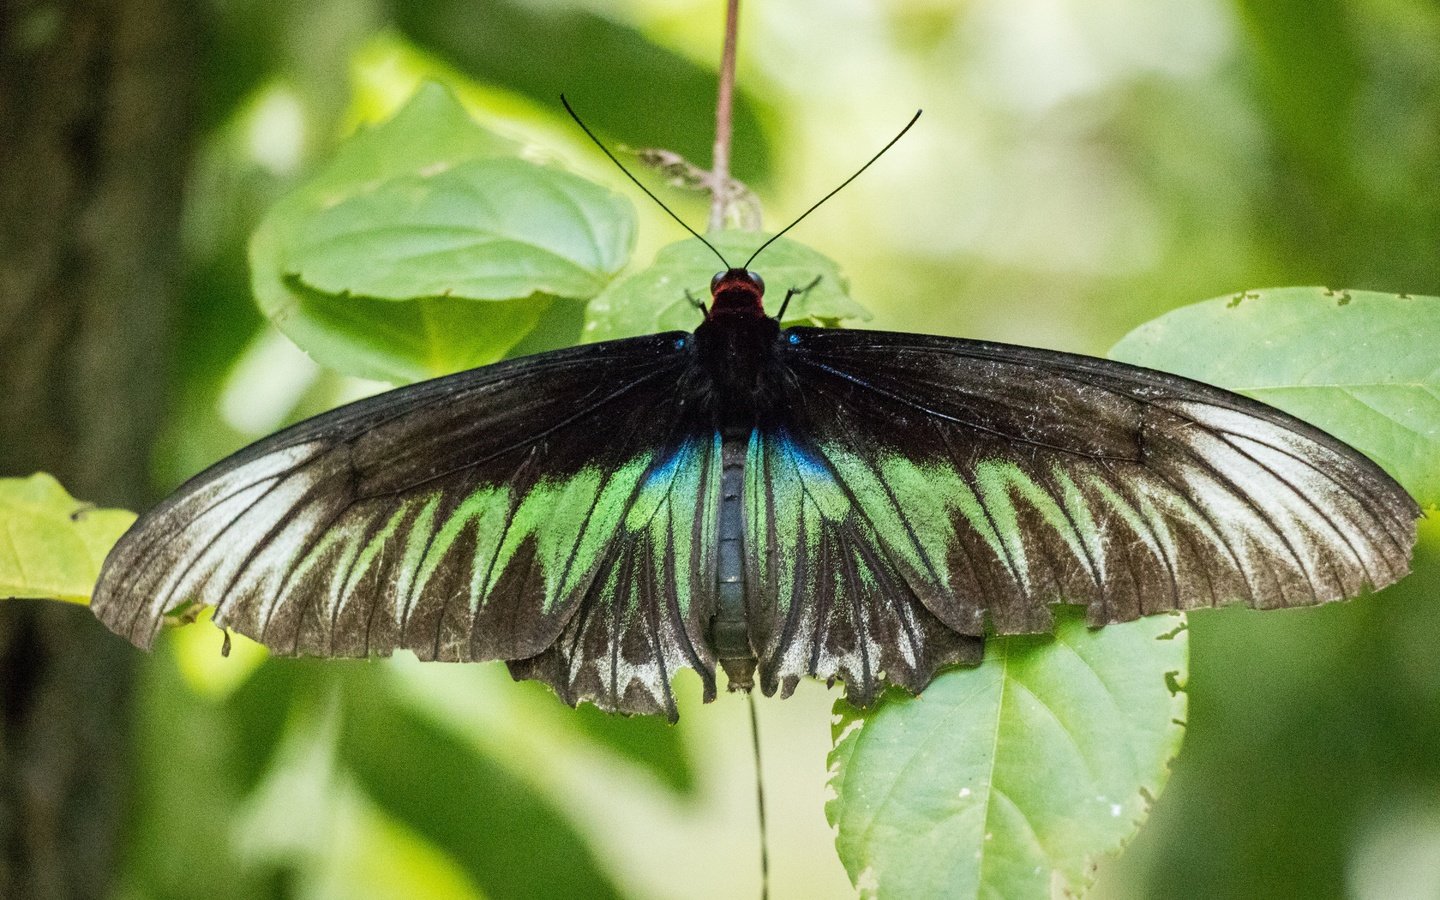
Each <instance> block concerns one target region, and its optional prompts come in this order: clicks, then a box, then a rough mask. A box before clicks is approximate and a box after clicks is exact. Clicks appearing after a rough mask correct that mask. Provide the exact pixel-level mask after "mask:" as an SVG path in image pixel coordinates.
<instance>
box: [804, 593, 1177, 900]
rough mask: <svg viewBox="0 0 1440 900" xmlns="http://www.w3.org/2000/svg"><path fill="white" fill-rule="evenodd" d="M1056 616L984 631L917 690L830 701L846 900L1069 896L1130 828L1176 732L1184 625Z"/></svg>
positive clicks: (1151, 793) (834, 804)
mask: <svg viewBox="0 0 1440 900" xmlns="http://www.w3.org/2000/svg"><path fill="white" fill-rule="evenodd" d="M1057 612H1060V613H1061V614H1060V615H1057V626H1056V629H1055V634H1054V635H1053V636H1052V635H1025V636H1021V637H1002V638H991V639H990V640H989V641H988V642H987V643H986V647H985V654H986V655H985V661H984V663H982V664H981V665H980V667H979V668H976V669H956V670H952V671H950V672H947V673H945V674H943V675H941V676H940V677H939V678H937V679H935V681H933V682H932V683H931V684H930V686H929V687H927V688H926V689H925V692H924V693H923V694H921V695H920V696H918V697H910V696H896V695H892V696H891V697H890V698H888V699H887V700H886V702H884V703H883V704H881V705H880V706H879V707H878V708H876V709H874V710H872V711H870V712H868V713H862V712H860V711H858V710H856V709H854V708H853V707H850V706H849V705H848V704H845V703H844V702H843V701H841V702H840V703H837V704H836V712H837V714H838V715H839V717H840V719H839V722H838V723H837V724H836V726H835V740H836V743H835V748H834V750H833V751H832V752H831V754H830V766H831V771H832V779H831V786H832V788H833V789H834V790H835V797H834V799H832V800H831V801H830V803H829V804H827V806H826V810H825V811H826V815H827V816H828V818H829V820H830V824H831V825H832V826H834V827H835V828H836V829H837V831H838V834H837V838H836V845H837V847H838V849H839V851H840V858H841V860H842V861H843V862H844V864H845V868H846V870H847V871H848V872H849V873H850V877H851V880H852V881H854V882H855V884H856V886H857V887H859V888H860V890H861V893H862V894H864V895H866V896H876V897H956V898H963V897H979V896H992V897H1050V896H1054V895H1056V894H1057V893H1062V892H1069V893H1078V892H1080V891H1081V890H1083V889H1084V887H1085V886H1086V885H1087V884H1088V883H1089V881H1090V879H1091V877H1092V873H1093V866H1094V861H1095V859H1096V857H1098V856H1100V855H1101V854H1105V853H1113V852H1114V851H1115V850H1117V849H1118V848H1119V847H1120V846H1121V845H1123V844H1124V843H1125V842H1126V841H1127V840H1128V839H1129V838H1130V837H1131V836H1132V835H1133V834H1134V833H1135V831H1136V830H1138V828H1139V824H1140V822H1141V820H1143V819H1144V818H1145V816H1146V814H1147V813H1148V811H1149V807H1150V804H1151V802H1153V798H1154V797H1155V796H1156V795H1158V794H1159V792H1160V788H1161V786H1162V785H1163V784H1164V783H1165V780H1166V777H1167V776H1168V764H1169V761H1170V760H1171V759H1172V758H1173V757H1174V756H1175V754H1176V753H1177V752H1178V751H1179V748H1180V739H1181V737H1182V734H1183V732H1184V727H1183V725H1182V724H1181V720H1182V719H1183V717H1184V715H1185V694H1184V692H1183V690H1182V689H1181V688H1180V686H1179V681H1180V679H1183V674H1182V673H1183V672H1184V670H1185V663H1186V632H1185V630H1184V627H1183V623H1184V619H1183V617H1181V616H1179V615H1174V616H1156V617H1152V618H1148V619H1142V620H1140V621H1138V622H1133V623H1129V624H1127V625H1123V626H1110V627H1108V628H1103V629H1095V630H1092V629H1088V628H1086V627H1085V625H1084V622H1083V617H1082V614H1081V612H1080V611H1078V610H1076V609H1073V608H1066V609H1063V610H1057ZM896 694H897V695H898V692H896Z"/></svg>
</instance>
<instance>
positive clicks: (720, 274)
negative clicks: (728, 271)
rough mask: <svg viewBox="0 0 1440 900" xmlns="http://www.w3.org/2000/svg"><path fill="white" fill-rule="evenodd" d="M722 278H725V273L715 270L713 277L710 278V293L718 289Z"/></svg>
mask: <svg viewBox="0 0 1440 900" xmlns="http://www.w3.org/2000/svg"><path fill="white" fill-rule="evenodd" d="M724 278H725V273H724V272H716V273H715V277H714V278H712V279H710V293H712V294H713V293H715V292H716V291H718V290H719V289H720V282H721V281H722V280H723V279H724Z"/></svg>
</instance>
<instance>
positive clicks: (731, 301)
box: [706, 269, 765, 319]
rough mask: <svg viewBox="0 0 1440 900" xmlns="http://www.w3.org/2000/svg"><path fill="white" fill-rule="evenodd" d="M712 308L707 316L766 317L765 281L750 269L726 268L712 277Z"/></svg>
mask: <svg viewBox="0 0 1440 900" xmlns="http://www.w3.org/2000/svg"><path fill="white" fill-rule="evenodd" d="M710 297H711V303H710V310H709V312H708V313H707V315H706V318H714V317H716V316H746V317H751V318H757V319H763V318H765V281H764V279H762V278H761V277H760V276H759V275H756V274H755V273H754V272H752V271H750V270H749V269H726V270H725V271H724V272H716V273H715V277H714V278H712V279H710Z"/></svg>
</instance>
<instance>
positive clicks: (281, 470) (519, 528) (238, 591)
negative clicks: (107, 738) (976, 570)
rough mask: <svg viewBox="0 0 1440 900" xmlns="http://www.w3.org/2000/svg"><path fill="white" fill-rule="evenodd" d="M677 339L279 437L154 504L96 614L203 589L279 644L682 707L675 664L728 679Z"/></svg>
mask: <svg viewBox="0 0 1440 900" xmlns="http://www.w3.org/2000/svg"><path fill="white" fill-rule="evenodd" d="M681 338H682V336H680V335H657V336H654V337H649V338H637V339H634V340H628V341H613V342H609V343H605V344H595V345H591V346H588V347H581V348H576V349H574V350H569V351H561V352H558V353H552V354H545V355H543V356H540V357H535V358H532V359H528V360H517V361H515V362H512V363H503V364H500V365H498V366H491V367H487V368H484V369H477V370H473V371H471V372H464V373H460V374H458V375H454V376H450V377H448V378H442V379H436V380H434V381H430V382H424V383H421V384H417V385H413V386H410V387H406V388H401V389H399V390H396V391H392V392H390V393H388V394H383V395H380V396H378V397H373V398H370V399H368V400H363V401H360V402H359V403H356V404H351V405H350V406H346V407H342V408H340V409H337V410H334V411H332V412H329V413H326V414H324V415H322V416H319V417H317V418H315V419H312V420H310V421H308V422H304V423H301V424H300V425H297V426H295V427H293V428H291V429H288V430H286V431H284V432H281V433H279V434H277V435H274V436H272V437H270V438H267V439H266V440H264V441H261V442H260V443H258V444H255V445H253V446H251V447H249V448H246V449H245V450H243V451H241V452H240V453H238V454H236V455H235V456H233V457H231V458H229V459H227V460H224V461H222V462H220V463H218V464H217V465H215V466H214V467H212V468H211V469H209V470H207V471H205V472H203V473H201V474H200V475H199V476H197V477H196V478H194V479H192V480H191V481H190V482H188V483H187V484H186V485H184V486H183V487H182V488H181V489H180V490H179V491H177V492H176V494H175V495H173V496H172V497H171V498H170V499H168V500H167V501H165V502H164V503H162V504H161V505H160V506H159V507H157V508H156V509H154V510H152V511H151V512H149V513H147V514H146V515H145V516H143V517H141V519H140V520H139V521H138V522H137V523H136V524H135V526H134V527H133V528H132V529H131V530H130V532H128V533H127V534H126V536H125V537H124V538H122V540H121V541H120V543H119V544H118V545H117V546H116V548H115V550H114V552H112V554H111V555H110V557H109V559H107V561H106V564H105V567H104V571H103V572H102V574H101V578H100V583H99V586H98V588H97V591H96V595H95V600H94V604H93V606H94V608H95V611H96V613H97V615H99V616H100V618H101V619H102V620H103V621H105V622H106V623H107V624H108V625H109V626H110V627H111V628H113V629H115V630H116V631H118V632H120V633H121V634H123V635H125V636H127V637H129V638H130V639H131V640H132V641H134V642H135V643H137V644H140V645H141V646H149V645H150V644H151V642H152V641H153V640H154V637H155V635H156V633H157V632H158V630H159V629H160V627H161V625H162V623H163V621H164V619H165V614H166V613H167V612H168V611H169V610H172V609H174V608H176V607H177V606H180V605H182V604H185V603H187V602H190V603H194V602H198V603H201V604H204V605H208V606H213V607H214V608H215V621H216V622H218V623H220V624H223V625H226V626H228V627H231V628H234V629H235V630H237V631H239V632H241V633H242V634H246V635H249V636H251V637H254V638H256V639H257V640H260V641H261V642H263V643H264V644H266V645H267V646H269V647H270V648H271V649H273V650H274V651H276V652H278V653H281V654H290V655H301V654H304V655H322V656H366V655H386V654H389V653H391V652H393V651H395V650H397V649H406V650H411V651H413V652H414V653H415V654H416V655H417V656H419V657H420V658H421V659H439V660H452V661H470V660H485V659H503V660H509V661H512V663H513V667H514V670H515V672H516V673H517V675H521V674H528V675H529V676H530V677H536V678H541V679H543V680H545V681H547V682H549V683H551V684H552V685H554V686H555V688H556V689H557V690H558V691H559V693H560V694H561V696H562V697H564V698H565V699H567V700H569V701H570V702H572V703H573V702H578V701H579V700H592V701H594V702H596V703H597V704H599V705H600V706H602V707H605V708H607V709H616V710H621V711H625V712H652V711H657V710H658V711H665V712H668V713H669V714H670V715H672V716H673V715H674V700H673V697H672V696H671V694H670V687H669V679H670V677H671V676H672V675H673V674H674V672H675V670H676V669H678V668H680V667H682V666H690V667H693V668H695V669H697V670H698V671H699V672H700V674H701V676H702V678H703V679H704V680H705V682H706V684H707V686H708V687H709V690H711V691H712V692H713V684H714V660H713V658H712V654H711V653H710V652H709V650H708V649H707V647H706V644H705V641H704V639H703V637H704V627H705V625H706V624H708V621H709V618H710V615H711V613H712V611H713V597H712V594H713V588H712V587H710V585H709V581H708V580H707V579H706V578H705V577H704V573H705V572H708V571H710V570H712V569H713V566H712V564H711V562H710V556H709V554H712V553H713V548H714V546H715V540H714V534H713V520H714V518H715V515H714V510H715V504H716V503H717V502H718V489H717V480H718V478H717V475H716V469H715V467H716V465H717V462H716V460H717V459H718V457H717V456H716V453H715V451H714V443H715V440H716V438H715V434H714V429H713V427H712V426H711V425H709V424H708V423H704V424H697V423H694V422H691V421H689V420H687V419H686V417H685V415H684V411H683V409H682V407H683V404H681V403H680V402H679V398H678V397H677V392H678V391H680V390H681V388H680V387H679V386H678V384H679V382H680V381H681V380H682V379H681V377H680V376H681V375H682V373H683V372H685V371H686V369H687V367H688V366H689V365H690V362H689V354H688V352H687V350H686V346H685V343H684V341H683V340H681ZM697 523H704V524H697Z"/></svg>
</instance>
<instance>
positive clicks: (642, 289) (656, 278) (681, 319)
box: [585, 231, 870, 341]
mask: <svg viewBox="0 0 1440 900" xmlns="http://www.w3.org/2000/svg"><path fill="white" fill-rule="evenodd" d="M767 237H768V235H765V234H761V233H757V232H750V231H721V232H717V233H714V234H710V235H708V236H707V239H708V240H709V241H710V242H711V243H712V244H714V245H715V246H716V248H718V249H719V250H720V252H721V253H722V254H724V256H725V258H726V259H728V260H730V261H731V262H732V263H734V264H735V265H739V264H741V263H743V262H744V261H745V260H746V259H747V258H748V257H749V256H750V254H751V253H752V252H754V250H755V248H756V247H758V246H760V244H761V243H763V242H764V241H765V240H766V238H767ZM720 269H721V265H720V260H718V259H716V258H715V254H713V253H711V252H710V251H709V250H708V249H707V248H706V247H705V245H704V244H702V243H700V242H699V241H697V240H695V239H694V238H691V239H689V240H685V241H680V242H678V243H674V244H669V245H667V246H665V247H662V248H660V252H659V253H656V254H655V262H654V264H652V265H651V266H650V268H648V269H645V270H644V271H641V272H637V273H635V274H633V275H628V276H626V277H625V278H622V279H620V280H619V281H616V282H615V283H614V284H612V285H611V286H610V287H609V288H607V289H606V290H605V291H604V292H603V293H602V294H600V296H598V297H596V298H595V300H594V301H593V302H592V303H591V304H590V306H589V308H588V309H587V310H586V321H585V338H586V340H591V341H603V340H609V339H610V338H618V337H630V336H632V335H637V334H653V333H655V332H658V331H676V330H680V331H694V330H695V326H696V325H697V324H699V322H700V312H699V311H698V310H697V309H696V308H695V306H694V304H692V303H691V302H690V299H689V298H687V297H686V296H685V294H686V291H689V292H690V296H691V297H694V298H696V299H697V300H702V301H704V302H706V303H709V302H710V279H711V278H713V277H714V275H715V273H716V272H717V271H720ZM755 271H756V272H757V273H758V274H759V275H760V276H761V277H762V278H764V279H765V288H766V291H765V299H766V303H767V304H768V305H769V306H770V308H771V309H772V311H778V310H779V309H780V303H781V301H783V300H784V299H785V292H786V291H788V290H789V289H790V288H803V287H805V286H806V285H808V284H810V283H811V282H812V281H815V279H816V277H817V276H818V277H819V279H820V280H819V281H818V282H816V283H815V286H814V287H813V288H811V289H810V290H808V291H806V292H805V293H804V294H800V295H797V296H796V297H795V299H794V300H792V301H791V302H790V306H789V308H788V309H787V310H786V312H785V324H787V325H799V324H819V325H836V324H838V323H840V322H843V321H854V320H857V319H859V320H864V319H869V318H870V313H869V312H867V311H866V310H865V308H864V307H862V306H861V305H860V304H858V303H856V302H855V301H854V300H851V299H850V295H849V293H848V290H849V285H848V284H847V283H846V281H845V278H844V276H843V275H841V274H840V267H839V266H838V265H836V263H835V262H834V261H833V260H831V259H829V258H828V257H825V256H822V255H821V254H820V253H818V252H816V251H814V250H812V249H810V248H809V247H807V246H805V245H804V244H797V243H796V242H794V241H790V240H786V239H785V238H781V239H779V240H778V241H776V242H775V243H773V244H771V245H770V246H769V248H767V249H766V251H765V252H764V253H763V254H762V255H761V256H760V258H759V259H758V260H757V261H756V265H755Z"/></svg>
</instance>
